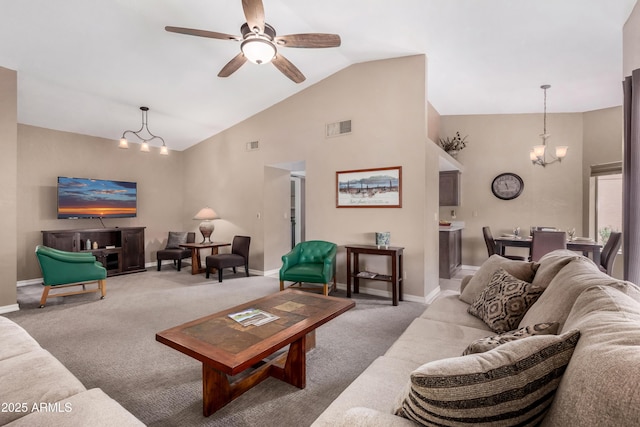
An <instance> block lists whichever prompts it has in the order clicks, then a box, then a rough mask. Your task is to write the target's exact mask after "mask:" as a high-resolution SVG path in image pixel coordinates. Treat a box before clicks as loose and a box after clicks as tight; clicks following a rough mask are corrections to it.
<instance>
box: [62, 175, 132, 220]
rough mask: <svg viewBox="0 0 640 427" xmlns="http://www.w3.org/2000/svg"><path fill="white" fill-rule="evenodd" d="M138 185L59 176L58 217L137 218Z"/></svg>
mask: <svg viewBox="0 0 640 427" xmlns="http://www.w3.org/2000/svg"><path fill="white" fill-rule="evenodd" d="M136 198H137V185H136V183H135V182H124V181H111V180H102V179H87V178H65V177H58V218H61V219H64V218H129V217H135V216H136V213H137V207H136Z"/></svg>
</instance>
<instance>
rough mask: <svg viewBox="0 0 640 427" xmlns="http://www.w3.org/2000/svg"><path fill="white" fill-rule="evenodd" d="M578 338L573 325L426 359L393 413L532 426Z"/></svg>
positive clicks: (430, 421) (429, 420)
mask: <svg viewBox="0 0 640 427" xmlns="http://www.w3.org/2000/svg"><path fill="white" fill-rule="evenodd" d="M579 338H580V332H579V331H578V330H577V329H574V330H571V331H569V332H567V333H565V334H563V335H538V336H533V337H528V338H524V339H521V340H517V341H512V342H508V343H506V344H504V345H502V346H500V347H498V348H495V349H493V350H491V351H488V352H486V353H478V354H471V355H469V356H464V357H454V358H451V359H443V360H437V361H434V362H429V363H427V364H425V365H422V366H421V367H419V368H418V369H416V370H415V371H413V372H412V373H411V381H410V387H408V388H407V393H406V396H405V398H404V400H403V401H402V403H401V405H400V407H398V408H396V410H395V411H394V413H395V414H396V415H399V416H401V417H404V418H408V419H410V420H413V421H415V422H417V423H418V424H420V425H427V426H441V425H448V426H453V425H456V426H464V425H468V426H472V425H473V426H516V425H517V426H534V425H537V424H538V423H539V422H540V421H541V420H542V418H543V417H544V415H545V413H546V412H547V411H548V409H549V406H550V405H551V402H552V401H553V397H554V394H555V391H556V389H557V387H558V384H559V383H560V380H561V379H562V374H563V373H564V371H565V369H566V367H567V365H568V363H569V360H570V359H571V355H572V354H573V350H574V348H575V346H576V344H577V342H578V339H579Z"/></svg>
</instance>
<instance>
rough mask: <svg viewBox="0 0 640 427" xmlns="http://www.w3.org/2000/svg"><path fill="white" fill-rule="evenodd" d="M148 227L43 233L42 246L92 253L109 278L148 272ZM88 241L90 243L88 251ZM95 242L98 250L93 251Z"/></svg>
mask: <svg viewBox="0 0 640 427" xmlns="http://www.w3.org/2000/svg"><path fill="white" fill-rule="evenodd" d="M144 229H145V227H124V228H97V229H86V230H50V231H43V232H42V244H43V245H45V246H48V247H50V248H54V249H60V250H63V251H68V252H91V253H92V254H93V255H94V256H95V257H96V260H98V261H99V262H100V263H102V265H103V266H104V267H105V268H106V269H107V275H108V276H115V275H117V274H123V273H135V272H138V271H145V270H146V269H145V265H144ZM87 239H88V240H89V241H90V245H89V247H87ZM94 242H96V243H97V246H98V247H97V248H96V249H94V248H93V244H94Z"/></svg>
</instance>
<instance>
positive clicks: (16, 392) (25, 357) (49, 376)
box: [0, 349, 86, 425]
mask: <svg viewBox="0 0 640 427" xmlns="http://www.w3.org/2000/svg"><path fill="white" fill-rule="evenodd" d="M0 384H2V385H1V386H0V402H18V403H20V404H25V405H26V406H25V407H26V408H28V409H29V412H30V411H31V408H33V405H34V404H36V405H39V404H40V403H43V402H44V403H53V402H57V401H59V400H62V399H66V398H67V397H69V396H73V395H74V394H77V393H80V392H82V391H85V390H86V389H85V388H84V386H83V385H82V383H81V382H80V381H78V379H77V378H76V377H74V376H73V374H72V373H71V372H69V370H68V369H67V368H65V367H64V366H63V365H62V363H60V362H59V361H58V359H56V358H55V357H53V356H52V355H51V354H50V353H49V352H48V351H46V350H43V349H40V350H34V351H31V352H29V353H25V354H21V355H19V356H15V357H11V358H9V359H5V360H3V361H0ZM24 415H26V414H25V413H24V412H15V411H13V412H12V411H8V412H4V411H0V425H4V424H6V423H8V422H9V421H13V420H15V419H17V418H20V417H23V416H24Z"/></svg>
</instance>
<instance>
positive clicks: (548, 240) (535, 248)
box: [531, 230, 567, 261]
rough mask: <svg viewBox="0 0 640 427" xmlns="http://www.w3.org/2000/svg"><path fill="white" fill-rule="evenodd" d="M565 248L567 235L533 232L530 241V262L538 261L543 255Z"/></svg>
mask: <svg viewBox="0 0 640 427" xmlns="http://www.w3.org/2000/svg"><path fill="white" fill-rule="evenodd" d="M566 248H567V233H565V232H564V231H542V230H533V237H532V240H531V261H539V260H540V258H542V257H543V256H544V255H546V254H548V253H549V252H551V251H555V250H556V249H566Z"/></svg>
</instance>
